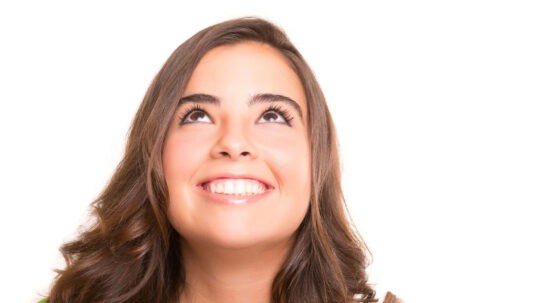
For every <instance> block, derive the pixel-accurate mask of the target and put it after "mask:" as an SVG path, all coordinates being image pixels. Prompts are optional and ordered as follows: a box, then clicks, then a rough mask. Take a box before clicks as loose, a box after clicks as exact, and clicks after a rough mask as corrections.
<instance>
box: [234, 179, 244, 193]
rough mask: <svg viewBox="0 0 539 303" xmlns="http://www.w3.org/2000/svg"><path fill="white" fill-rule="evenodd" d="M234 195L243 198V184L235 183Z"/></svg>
mask: <svg viewBox="0 0 539 303" xmlns="http://www.w3.org/2000/svg"><path fill="white" fill-rule="evenodd" d="M235 183H236V184H235V186H234V194H236V195H241V196H243V195H244V194H245V183H244V182H235Z"/></svg>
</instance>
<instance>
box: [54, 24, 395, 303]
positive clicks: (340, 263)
mask: <svg viewBox="0 0 539 303" xmlns="http://www.w3.org/2000/svg"><path fill="white" fill-rule="evenodd" d="M93 207H94V215H95V219H96V222H95V224H94V225H93V226H92V227H90V228H89V229H88V230H86V231H85V232H83V233H82V234H81V235H80V236H79V237H78V239H76V240H75V241H72V242H69V243H66V244H64V245H63V246H62V248H61V251H62V254H63V255H64V257H65V259H66V263H67V265H66V268H65V269H64V270H61V271H59V274H58V277H57V279H56V280H55V282H54V284H53V286H52V288H51V291H50V294H49V298H48V302H50V303H56V302H182V303H183V302H324V303H325V302H327V303H329V302H339V303H341V302H377V301H378V299H376V298H375V297H376V296H375V292H374V290H373V289H372V288H371V286H370V285H368V284H367V276H366V273H365V268H366V265H367V264H366V247H365V246H364V244H363V243H362V241H361V239H360V238H359V236H358V235H356V234H355V233H354V232H353V229H352V228H351V226H350V225H349V222H348V220H347V216H346V211H345V206H344V199H343V197H342V192H341V188H340V171H339V160H338V152H337V146H336V138H335V131H334V128H333V123H332V121H331V117H330V114H329V111H328V109H327V106H326V102H325V99H324V96H323V93H322V91H321V89H320V87H319V85H318V83H317V81H316V79H315V77H314V74H313V73H312V71H311V70H310V68H309V66H308V65H307V63H306V62H305V60H304V59H303V58H302V56H301V55H300V53H299V52H298V50H297V49H296V48H295V47H294V46H293V45H292V44H291V43H290V41H289V40H288V38H287V37H286V35H285V34H284V33H283V32H282V31H281V30H280V29H279V28H277V27H276V26H275V25H273V24H271V23H269V22H267V21H265V20H262V19H259V18H254V17H247V18H240V19H234V20H230V21H226V22H222V23H219V24H216V25H214V26H211V27H208V28H206V29H204V30H202V31H200V32H199V33H197V34H195V35H194V36H193V37H191V38H190V39H188V40H187V41H186V42H185V43H183V44H182V45H180V46H179V47H178V48H177V49H176V50H175V51H174V52H173V54H172V55H171V56H170V58H169V59H168V60H167V62H166V63H165V64H164V66H163V67H162V68H161V70H160V71H159V73H158V74H157V75H156V77H155V79H154V80H153V82H152V84H151V85H150V87H149V89H148V91H147V93H146V95H145V97H144V100H143V102H142V104H141V106H140V108H139V110H138V112H137V114H136V116H135V119H134V121H133V124H132V126H131V129H130V132H129V139H128V142H127V147H126V152H125V156H124V158H123V160H122V161H121V163H120V164H119V166H118V168H117V170H116V172H115V173H114V175H113V177H112V179H111V181H110V183H109V184H108V186H107V187H106V188H105V190H104V191H103V192H102V193H101V195H100V196H99V197H98V199H97V200H96V201H95V202H94V203H93ZM384 302H397V301H396V298H395V297H394V296H393V295H392V294H390V293H388V295H387V296H386V299H385V300H384Z"/></svg>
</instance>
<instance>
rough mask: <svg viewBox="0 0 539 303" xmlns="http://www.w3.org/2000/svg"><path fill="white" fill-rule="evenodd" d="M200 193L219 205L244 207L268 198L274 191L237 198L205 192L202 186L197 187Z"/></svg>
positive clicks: (269, 190)
mask: <svg viewBox="0 0 539 303" xmlns="http://www.w3.org/2000/svg"><path fill="white" fill-rule="evenodd" d="M197 189H198V191H200V192H202V194H203V195H204V196H206V197H207V198H209V199H210V200H213V201H215V202H218V203H222V204H236V205H242V204H247V203H254V202H256V201H258V200H260V199H262V198H264V197H266V196H267V195H268V194H269V193H270V192H272V191H273V189H267V190H266V191H265V192H263V193H261V194H254V195H248V196H235V195H227V194H217V193H212V192H209V191H207V190H204V189H203V188H202V186H200V185H198V186H197Z"/></svg>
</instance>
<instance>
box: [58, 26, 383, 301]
mask: <svg viewBox="0 0 539 303" xmlns="http://www.w3.org/2000/svg"><path fill="white" fill-rule="evenodd" d="M242 41H258V42H262V43H265V44H268V45H270V46H272V47H274V48H275V49H277V50H278V51H280V53H281V54H282V55H283V56H284V57H285V58H286V59H287V60H288V62H289V64H290V66H291V67H292V68H293V69H294V71H295V72H296V73H297V74H298V76H299V78H300V80H301V82H302V84H303V87H304V90H305V96H306V99H307V108H308V121H309V130H308V132H309V141H310V145H311V153H312V154H311V159H312V163H311V166H312V178H311V179H312V184H311V188H312V192H311V198H310V206H309V209H308V211H307V214H306V216H305V218H304V219H303V221H302V223H301V224H300V226H299V228H298V230H297V232H296V239H295V244H294V247H293V248H292V250H291V253H290V255H289V256H288V258H287V260H286V261H285V262H284V264H283V265H282V267H281V269H280V271H279V272H278V274H277V276H276V277H275V279H274V281H273V286H272V290H271V293H272V301H273V302H281V303H283V302H323V303H330V302H339V303H342V302H350V301H352V297H353V295H354V294H355V295H356V296H355V297H356V299H355V300H356V302H376V301H377V299H375V298H374V297H375V292H374V290H373V289H372V288H371V286H369V285H368V284H367V276H366V272H365V268H366V266H367V255H366V252H367V248H366V246H365V245H364V243H363V241H362V240H361V238H360V237H359V235H358V234H357V232H355V230H354V229H353V225H352V224H351V220H350V216H349V214H348V213H347V209H346V205H345V202H344V198H343V194H342V190H341V176H340V174H341V172H340V162H339V158H338V150H337V139H336V134H335V130H334V126H333V122H332V119H331V116H330V113H329V110H328V108H327V105H326V101H325V98H324V95H323V93H322V90H321V89H320V87H319V85H318V82H317V80H316V78H315V75H314V74H313V72H312V71H311V69H310V68H309V66H308V65H307V63H306V61H305V60H304V59H303V57H302V56H301V54H300V53H299V51H298V50H297V49H296V48H295V47H294V46H293V45H292V43H291V42H290V41H289V39H288V37H287V36H286V34H285V33H284V32H283V31H282V30H281V29H280V28H278V27H277V26H275V25H274V24H272V23H270V22H268V21H266V20H264V19H260V18H257V17H244V18H238V19H233V20H229V21H225V22H221V23H218V24H216V25H213V26H210V27H208V28H206V29H204V30H202V31H200V32H198V33H196V34H195V35H194V36H192V37H191V38H189V39H188V40H187V41H185V42H184V43H183V44H182V45H180V46H179V47H178V48H177V49H176V50H175V51H174V52H173V53H172V55H171V56H170V57H169V58H168V60H167V61H166V62H165V64H164V65H163V67H162V68H161V70H160V71H159V72H158V74H157V75H156V76H155V78H154V79H153V81H152V83H151V85H150V87H149V88H148V91H147V92H146V95H145V96H144V99H143V101H142V104H141V105H140V107H139V109H138V112H137V114H136V116H135V118H134V121H133V123H132V125H131V128H130V130H129V136H128V141H127V146H126V150H125V155H124V157H123V159H122V161H121V162H120V163H119V165H118V167H117V168H116V171H115V173H114V175H113V176H112V178H111V180H110V182H109V183H108V185H107V186H106V187H105V189H104V190H103V192H102V193H101V194H100V195H99V197H98V198H97V199H96V200H95V201H94V202H93V203H92V207H93V215H94V217H95V219H96V222H95V223H94V224H93V225H92V226H90V227H89V228H88V229H86V230H85V231H83V232H82V233H81V234H80V235H79V237H78V238H77V239H75V240H74V241H71V242H68V243H65V244H64V245H63V246H62V247H61V252H62V254H63V255H64V258H65V261H66V268H65V269H63V270H58V276H57V278H56V280H55V282H54V284H53V286H52V289H51V291H50V294H49V302H50V303H58V302H167V303H168V302H178V301H179V297H180V293H181V292H182V290H183V287H184V283H185V272H184V267H183V265H182V257H181V254H180V247H179V245H180V243H179V234H178V233H177V232H176V231H175V230H174V229H173V228H172V226H171V225H170V223H169V222H168V220H167V215H166V208H167V204H168V193H167V188H166V182H165V178H164V175H163V166H162V158H161V156H162V150H163V142H164V139H165V135H166V131H167V128H168V126H169V123H170V121H171V119H172V117H173V113H174V111H175V108H176V106H177V103H178V100H179V99H180V97H181V96H182V93H183V90H184V88H185V86H186V85H187V82H188V80H189V78H190V77H191V74H192V73H193V71H194V69H195V67H196V66H197V64H198V62H199V61H200V59H201V58H202V56H204V54H205V53H206V52H208V51H209V50H211V49H212V48H215V47H217V46H220V45H227V44H234V43H239V42H242ZM358 296H359V297H360V299H357V297H358Z"/></svg>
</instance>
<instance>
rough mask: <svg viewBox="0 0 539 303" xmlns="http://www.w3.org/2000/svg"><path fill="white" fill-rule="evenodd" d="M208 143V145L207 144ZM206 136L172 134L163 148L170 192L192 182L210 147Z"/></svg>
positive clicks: (166, 177)
mask: <svg viewBox="0 0 539 303" xmlns="http://www.w3.org/2000/svg"><path fill="white" fill-rule="evenodd" d="M205 142H206V143H205ZM207 142H209V140H207V139H206V138H205V137H204V136H200V135H199V136H194V135H190V134H189V133H185V134H182V133H179V132H177V133H172V134H171V135H170V136H169V137H167V139H166V140H165V145H164V147H163V170H164V174H165V180H166V181H167V185H168V187H169V192H171V191H174V190H175V189H177V188H178V187H179V185H181V184H185V183H184V182H188V181H191V180H190V178H191V176H193V173H194V172H195V170H196V168H197V167H198V166H199V165H200V163H201V162H202V161H203V160H204V155H206V153H207V151H208V150H209V147H208V146H206V145H207Z"/></svg>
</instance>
